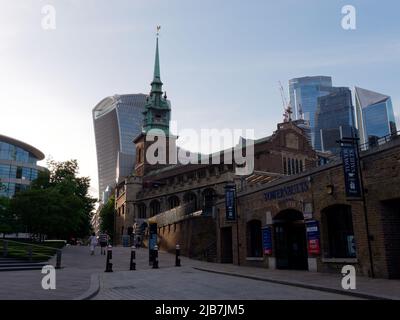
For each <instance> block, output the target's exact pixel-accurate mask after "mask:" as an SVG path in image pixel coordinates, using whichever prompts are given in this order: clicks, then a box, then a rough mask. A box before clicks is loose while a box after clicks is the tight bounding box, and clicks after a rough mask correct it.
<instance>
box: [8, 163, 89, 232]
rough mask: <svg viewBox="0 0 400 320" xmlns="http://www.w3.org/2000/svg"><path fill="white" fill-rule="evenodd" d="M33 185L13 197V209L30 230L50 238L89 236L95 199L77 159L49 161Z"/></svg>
mask: <svg viewBox="0 0 400 320" xmlns="http://www.w3.org/2000/svg"><path fill="white" fill-rule="evenodd" d="M48 166H49V171H48V172H41V173H40V174H39V176H38V179H37V180H35V181H34V182H33V183H32V185H31V188H30V189H28V190H26V191H24V192H19V193H17V194H16V195H15V197H14V198H13V199H12V200H11V211H12V212H13V214H15V215H16V216H17V217H18V218H19V221H20V222H21V223H22V224H23V225H24V226H25V227H26V229H27V232H30V233H33V234H38V235H44V234H46V235H47V236H48V237H49V238H57V239H68V238H70V237H86V236H87V235H88V234H89V233H90V231H91V227H90V219H91V214H92V211H93V209H94V204H95V202H96V199H93V198H91V197H90V196H89V195H88V191H89V186H90V179H89V178H87V177H78V176H77V175H78V169H79V167H78V162H77V161H76V160H69V161H65V162H55V161H50V162H49V163H48Z"/></svg>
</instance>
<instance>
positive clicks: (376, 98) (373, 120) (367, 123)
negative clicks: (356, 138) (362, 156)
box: [355, 87, 397, 143]
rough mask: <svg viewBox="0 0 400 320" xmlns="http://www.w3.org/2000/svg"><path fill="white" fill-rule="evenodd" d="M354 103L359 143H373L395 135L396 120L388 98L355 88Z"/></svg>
mask: <svg viewBox="0 0 400 320" xmlns="http://www.w3.org/2000/svg"><path fill="white" fill-rule="evenodd" d="M355 101H356V114H357V127H358V130H359V134H360V139H361V143H374V141H376V140H377V139H378V138H381V137H383V136H386V135H389V134H396V132H397V127H396V120H395V117H394V112H393V106H392V99H391V98H390V97H389V96H387V95H384V94H381V93H377V92H373V91H370V90H366V89H362V88H358V87H356V88H355Z"/></svg>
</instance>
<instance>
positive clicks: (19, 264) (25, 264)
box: [0, 261, 46, 268]
mask: <svg viewBox="0 0 400 320" xmlns="http://www.w3.org/2000/svg"><path fill="white" fill-rule="evenodd" d="M45 265H46V264H45V263H37V262H21V261H19V262H9V263H1V264H0V268H3V267H4V268H8V267H10V268H11V267H32V266H42V267H43V266H45Z"/></svg>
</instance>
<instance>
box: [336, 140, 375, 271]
mask: <svg viewBox="0 0 400 320" xmlns="http://www.w3.org/2000/svg"><path fill="white" fill-rule="evenodd" d="M359 140H360V139H359V138H358V137H357V136H356V135H355V137H354V138H345V137H344V138H342V139H341V140H338V141H337V142H338V143H340V144H348V145H352V146H353V147H354V146H355V149H356V159H357V166H358V174H359V178H360V188H361V201H362V203H363V210H364V220H365V231H366V233H367V245H368V255H369V263H370V269H371V278H374V277H375V272H374V263H373V259H372V246H371V235H370V233H369V222H368V212H367V201H366V197H365V189H364V176H363V172H362V168H361V159H360V149H359V143H358V141H359Z"/></svg>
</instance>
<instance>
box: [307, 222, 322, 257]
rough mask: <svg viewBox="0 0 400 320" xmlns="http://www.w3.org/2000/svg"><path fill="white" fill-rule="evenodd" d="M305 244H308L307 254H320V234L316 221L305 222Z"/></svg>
mask: <svg viewBox="0 0 400 320" xmlns="http://www.w3.org/2000/svg"><path fill="white" fill-rule="evenodd" d="M306 232H307V242H308V254H310V255H312V254H320V253H321V246H320V233H319V223H318V221H316V220H310V221H307V222H306Z"/></svg>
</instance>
